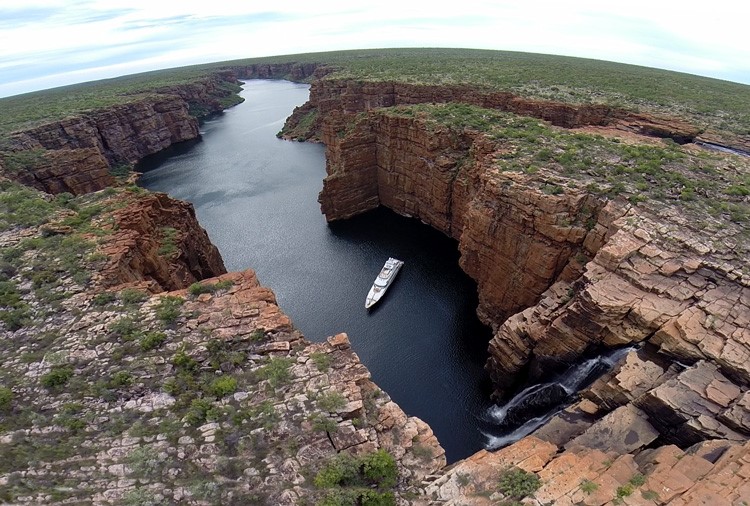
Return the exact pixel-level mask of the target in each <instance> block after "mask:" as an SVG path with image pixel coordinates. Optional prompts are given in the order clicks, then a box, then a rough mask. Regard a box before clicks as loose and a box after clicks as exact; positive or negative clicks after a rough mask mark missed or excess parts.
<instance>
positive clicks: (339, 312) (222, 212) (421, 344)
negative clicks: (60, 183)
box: [139, 80, 491, 461]
mask: <svg viewBox="0 0 750 506" xmlns="http://www.w3.org/2000/svg"><path fill="white" fill-rule="evenodd" d="M308 88H309V87H308V86H306V85H302V84H294V83H290V82H286V81H262V80H260V81H255V80H254V81H248V82H247V83H246V84H245V91H244V92H243V96H244V97H245V98H246V101H245V102H244V103H242V104H240V105H238V106H235V107H234V108H232V109H229V110H227V111H226V112H225V113H224V114H222V115H220V116H217V117H215V118H213V119H211V120H209V121H207V122H206V123H204V124H203V125H202V127H201V129H202V137H203V140H202V141H201V142H199V143H197V144H194V143H193V144H190V143H189V144H188V145H186V146H184V147H181V148H179V149H182V150H183V151H184V152H182V153H178V154H172V155H171V156H167V157H165V156H164V155H157V157H156V158H155V159H150V160H147V161H146V162H144V163H142V164H141V166H140V167H139V170H143V171H144V174H143V176H142V177H141V179H140V184H141V185H142V186H144V187H145V188H148V189H150V190H154V191H164V192H168V193H169V194H170V195H172V196H174V197H176V198H179V199H183V200H187V201H188V202H192V203H193V205H194V206H195V209H196V213H197V216H198V219H199V221H200V223H201V225H202V226H203V227H204V228H206V230H207V231H208V233H209V236H210V238H211V241H212V242H213V243H214V244H216V245H217V247H218V248H219V251H220V252H221V254H222V257H223V258H224V262H225V264H226V266H227V268H228V269H229V270H242V269H247V268H249V267H252V268H253V269H254V270H255V271H256V272H257V274H258V278H259V279H260V281H261V282H262V283H263V284H265V285H266V286H269V287H271V288H272V289H273V290H274V292H275V293H276V296H277V297H278V301H279V306H280V307H281V308H282V310H284V312H286V313H287V314H288V315H289V316H290V317H291V318H292V321H293V322H294V324H295V325H296V326H297V327H298V328H299V329H300V330H301V331H302V333H303V334H304V335H305V337H307V338H308V339H310V340H312V341H322V340H325V338H326V337H328V336H331V335H334V334H336V333H338V332H346V333H347V334H348V335H349V338H350V339H351V341H352V346H353V348H354V349H355V350H356V352H357V353H358V354H359V356H360V358H361V359H362V361H363V363H364V364H365V365H367V367H368V368H369V369H370V371H371V372H372V374H373V379H374V380H375V382H376V383H377V384H378V385H379V386H381V388H383V389H384V390H385V391H387V392H388V393H389V394H390V395H391V396H392V397H393V399H394V400H395V401H396V402H397V403H398V404H399V405H400V406H401V407H402V408H403V409H404V410H405V411H406V412H407V413H409V414H410V415H414V416H418V417H420V418H422V419H423V420H425V421H426V422H427V423H429V424H430V426H431V427H432V428H433V430H434V431H435V433H436V435H437V436H438V439H439V440H440V442H441V444H442V445H443V447H444V448H445V449H446V454H447V457H448V459H449V460H450V461H454V460H457V459H459V458H464V457H466V456H468V455H471V454H472V453H474V452H475V451H477V450H478V449H480V448H481V447H482V444H483V442H484V438H483V436H482V434H481V433H480V432H479V430H478V428H477V419H478V418H479V417H480V416H481V415H482V414H483V412H484V411H485V410H486V408H487V407H488V405H489V404H490V402H489V394H490V392H491V390H490V387H489V382H488V379H487V377H486V376H485V373H484V371H483V366H484V362H485V361H486V358H487V353H486V350H487V343H488V341H489V338H490V334H489V330H488V329H486V328H485V327H483V325H482V324H481V323H480V322H479V321H478V319H477V317H476V315H475V310H476V306H477V298H476V285H475V284H474V283H473V282H472V281H471V280H470V279H469V278H468V277H467V276H466V275H465V274H464V273H463V272H462V271H461V270H460V268H459V267H458V252H457V249H456V243H455V241H453V240H451V239H449V238H447V237H445V236H443V235H442V234H440V233H439V232H437V231H435V230H433V229H431V228H429V227H428V226H426V225H423V224H421V223H419V222H418V221H416V220H413V219H407V218H404V217H401V216H398V215H396V214H395V213H393V212H391V211H389V210H386V209H379V210H376V211H374V212H372V213H369V214H367V215H363V216H359V217H357V218H355V219H352V220H348V221H345V222H339V223H334V224H331V225H328V224H327V223H326V220H325V217H324V216H323V215H322V214H321V212H320V207H319V204H318V202H317V197H318V193H319V192H320V190H321V188H322V184H323V178H324V177H325V158H324V150H323V147H322V146H321V145H319V144H311V143H298V142H289V141H283V140H280V139H277V138H276V133H277V132H278V131H279V130H281V128H282V126H283V124H284V120H285V119H286V118H287V116H289V114H290V113H291V112H292V109H293V108H294V107H295V106H298V105H301V104H303V103H304V102H305V101H306V100H307V98H308ZM165 158H166V159H165ZM391 255H392V256H395V257H397V258H400V259H401V260H404V261H405V262H406V264H405V267H404V268H403V269H402V272H401V273H400V274H399V278H398V280H397V282H396V283H395V284H394V286H393V287H392V289H391V290H389V292H388V294H387V296H386V298H385V299H384V300H383V301H382V304H380V305H379V306H376V307H375V308H374V310H372V311H370V312H367V311H366V310H365V309H364V298H365V295H366V294H367V290H368V289H369V287H370V285H371V284H372V281H373V279H374V278H375V276H376V275H377V273H378V271H379V269H380V267H382V264H383V262H384V261H385V259H387V258H388V256H391Z"/></svg>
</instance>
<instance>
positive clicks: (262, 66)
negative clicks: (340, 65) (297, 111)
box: [231, 62, 335, 82]
mask: <svg viewBox="0 0 750 506" xmlns="http://www.w3.org/2000/svg"><path fill="white" fill-rule="evenodd" d="M231 70H232V71H233V72H235V73H236V74H237V77H238V78H239V79H287V80H289V81H295V82H301V81H306V80H309V79H311V78H312V79H320V78H322V77H324V76H326V75H327V74H330V73H331V72H333V71H334V70H335V68H334V67H332V66H330V65H326V64H323V63H299V62H289V63H256V64H252V65H238V66H233V67H231Z"/></svg>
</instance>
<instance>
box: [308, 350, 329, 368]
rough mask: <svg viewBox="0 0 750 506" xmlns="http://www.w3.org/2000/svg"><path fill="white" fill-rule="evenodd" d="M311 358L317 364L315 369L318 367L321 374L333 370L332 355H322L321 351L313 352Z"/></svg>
mask: <svg viewBox="0 0 750 506" xmlns="http://www.w3.org/2000/svg"><path fill="white" fill-rule="evenodd" d="M310 358H311V359H312V361H313V363H314V364H315V367H317V368H318V371H320V372H326V371H328V369H330V368H331V362H333V358H332V357H331V355H329V354H328V353H321V352H319V351H316V352H313V353H312V354H311V355H310Z"/></svg>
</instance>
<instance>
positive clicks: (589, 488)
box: [581, 480, 599, 494]
mask: <svg viewBox="0 0 750 506" xmlns="http://www.w3.org/2000/svg"><path fill="white" fill-rule="evenodd" d="M598 489H599V485H597V484H596V483H594V482H593V481H591V480H583V481H582V482H581V491H583V492H585V493H586V494H593V493H594V492H596V491H597V490H598Z"/></svg>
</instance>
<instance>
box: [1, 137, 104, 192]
mask: <svg viewBox="0 0 750 506" xmlns="http://www.w3.org/2000/svg"><path fill="white" fill-rule="evenodd" d="M15 176H16V177H15V179H16V180H17V181H18V182H20V183H22V184H25V185H26V186H31V187H32V188H36V189H38V190H42V191H44V192H47V193H53V194H58V193H64V192H68V193H72V194H74V195H80V194H83V193H90V192H93V191H97V190H100V189H102V188H105V187H107V186H111V185H112V184H114V182H115V179H114V177H112V174H110V171H109V162H107V159H106V158H104V156H102V154H101V152H100V151H99V150H98V149H96V148H73V149H55V150H45V151H44V155H43V156H42V157H41V159H40V160H39V161H38V162H37V163H36V164H34V166H33V167H31V168H29V170H23V171H18V172H15Z"/></svg>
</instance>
